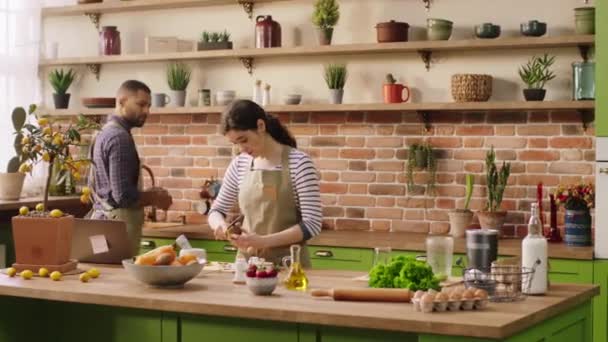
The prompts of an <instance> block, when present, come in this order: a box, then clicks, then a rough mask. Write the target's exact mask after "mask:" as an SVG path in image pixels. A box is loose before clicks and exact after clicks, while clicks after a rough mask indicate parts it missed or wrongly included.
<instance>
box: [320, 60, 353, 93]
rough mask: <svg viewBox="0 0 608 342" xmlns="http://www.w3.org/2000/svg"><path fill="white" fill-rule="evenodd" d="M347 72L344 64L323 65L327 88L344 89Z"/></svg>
mask: <svg viewBox="0 0 608 342" xmlns="http://www.w3.org/2000/svg"><path fill="white" fill-rule="evenodd" d="M347 77H348V72H347V70H346V65H344V64H329V65H326V66H325V82H326V83H327V87H328V88H329V89H344V85H345V84H346V78H347Z"/></svg>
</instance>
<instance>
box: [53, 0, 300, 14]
mask: <svg viewBox="0 0 608 342" xmlns="http://www.w3.org/2000/svg"><path fill="white" fill-rule="evenodd" d="M249 1H251V2H253V3H263V2H278V1H288V0H249ZM221 5H238V3H237V1H236V0H134V1H115V2H100V3H94V4H84V5H71V6H58V7H46V8H43V9H42V16H43V17H58V16H71V15H84V14H87V13H101V14H103V13H120V12H135V11H150V10H162V9H179V8H191V7H205V6H221Z"/></svg>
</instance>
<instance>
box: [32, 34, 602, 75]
mask: <svg viewBox="0 0 608 342" xmlns="http://www.w3.org/2000/svg"><path fill="white" fill-rule="evenodd" d="M594 41H595V36H594V35H572V36H556V37H541V38H534V37H515V38H498V39H467V40H448V41H413V42H403V43H382V44H379V43H366V44H342V45H329V46H298V47H282V48H266V49H252V48H246V49H234V50H214V51H196V52H175V53H162V54H147V55H146V54H133V55H119V56H91V57H73V58H60V59H51V60H41V61H40V65H41V66H45V67H46V66H57V65H78V64H116V63H142V62H162V61H174V60H200V59H226V58H235V59H237V58H244V57H251V58H270V57H304V56H326V55H362V54H384V53H412V52H418V51H431V52H433V51H472V50H504V49H537V48H565V47H577V46H581V45H587V46H588V45H593V44H594Z"/></svg>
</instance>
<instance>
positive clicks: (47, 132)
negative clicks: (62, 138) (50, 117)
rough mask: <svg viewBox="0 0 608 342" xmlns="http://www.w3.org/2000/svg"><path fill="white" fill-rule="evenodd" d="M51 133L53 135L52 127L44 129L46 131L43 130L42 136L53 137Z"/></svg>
mask: <svg viewBox="0 0 608 342" xmlns="http://www.w3.org/2000/svg"><path fill="white" fill-rule="evenodd" d="M51 133H53V130H52V129H51V127H44V129H43V130H42V134H44V135H51Z"/></svg>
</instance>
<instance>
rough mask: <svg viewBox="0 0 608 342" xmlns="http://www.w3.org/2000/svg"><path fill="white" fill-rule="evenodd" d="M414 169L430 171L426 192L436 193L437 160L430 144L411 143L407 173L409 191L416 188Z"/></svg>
mask: <svg viewBox="0 0 608 342" xmlns="http://www.w3.org/2000/svg"><path fill="white" fill-rule="evenodd" d="M414 170H421V171H422V170H426V171H427V172H428V173H429V178H428V181H427V184H426V192H427V193H428V194H431V193H434V190H435V179H436V175H435V173H436V171H437V161H436V159H435V155H434V153H433V147H432V146H431V145H430V144H428V143H423V144H412V145H410V149H409V155H408V159H407V173H406V176H407V187H408V191H413V189H414V185H415V184H414Z"/></svg>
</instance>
